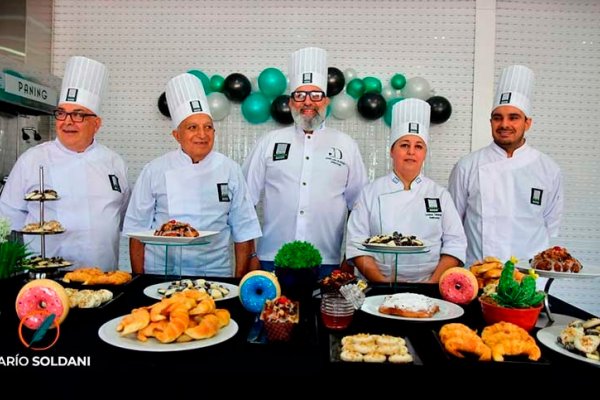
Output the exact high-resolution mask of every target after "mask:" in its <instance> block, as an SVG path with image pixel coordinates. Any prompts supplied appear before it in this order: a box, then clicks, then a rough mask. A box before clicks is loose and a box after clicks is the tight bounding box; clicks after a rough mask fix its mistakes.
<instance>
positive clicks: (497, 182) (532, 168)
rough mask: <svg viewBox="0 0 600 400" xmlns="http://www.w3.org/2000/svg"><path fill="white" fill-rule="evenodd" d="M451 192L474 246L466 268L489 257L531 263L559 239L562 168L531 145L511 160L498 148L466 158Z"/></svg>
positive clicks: (492, 146) (453, 179)
mask: <svg viewBox="0 0 600 400" xmlns="http://www.w3.org/2000/svg"><path fill="white" fill-rule="evenodd" d="M448 189H449V191H450V194H451V195H452V198H453V199H454V203H455V204H456V209H457V210H458V213H459V215H460V217H461V219H462V221H463V224H464V227H465V233H466V235H467V239H468V242H469V246H468V248H467V265H471V264H472V263H473V262H474V261H475V260H481V259H482V258H483V257H487V256H494V257H498V258H499V259H501V260H503V261H505V260H508V259H509V258H510V256H515V257H517V258H518V259H519V260H529V259H530V258H532V257H533V256H534V255H535V254H537V253H538V252H540V251H542V250H545V249H547V248H548V247H550V241H549V239H550V237H555V236H557V235H558V228H559V224H560V219H561V217H562V211H563V186H562V176H561V172H560V168H559V166H558V165H557V164H556V163H555V162H554V161H553V160H552V159H551V158H550V157H548V156H547V155H545V154H543V153H541V152H539V151H538V150H535V149H534V148H532V147H531V146H529V145H528V144H527V143H525V144H524V145H523V146H521V147H519V148H518V149H517V150H515V152H514V153H513V156H512V157H511V158H508V157H507V155H506V151H504V149H502V148H501V147H499V146H498V145H497V144H495V143H491V144H490V145H489V146H487V147H484V148H482V149H480V150H477V151H475V152H473V153H471V154H469V155H467V156H465V157H463V158H462V159H461V160H459V162H458V163H457V164H456V165H455V166H454V169H453V170H452V173H451V175H450V182H449V187H448Z"/></svg>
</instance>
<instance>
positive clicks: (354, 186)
mask: <svg viewBox="0 0 600 400" xmlns="http://www.w3.org/2000/svg"><path fill="white" fill-rule="evenodd" d="M367 183H369V179H368V178H367V170H366V168H365V164H364V163H363V159H362V156H361V154H360V151H359V149H358V146H357V145H356V144H355V145H354V154H353V156H352V161H351V165H350V166H349V168H348V185H347V186H346V190H345V191H344V198H345V199H346V205H347V207H348V209H349V210H351V209H352V208H353V207H354V202H356V199H357V198H358V196H359V194H360V192H361V191H362V190H363V188H364V187H365V186H366V185H367Z"/></svg>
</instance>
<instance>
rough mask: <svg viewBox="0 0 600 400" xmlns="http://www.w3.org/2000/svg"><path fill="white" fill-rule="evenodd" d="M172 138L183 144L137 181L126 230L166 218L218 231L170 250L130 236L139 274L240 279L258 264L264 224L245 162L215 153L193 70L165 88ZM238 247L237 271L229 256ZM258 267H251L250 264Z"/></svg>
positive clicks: (148, 167) (150, 166)
mask: <svg viewBox="0 0 600 400" xmlns="http://www.w3.org/2000/svg"><path fill="white" fill-rule="evenodd" d="M165 92H166V97H167V105H168V107H169V112H170V114H171V120H172V126H173V133H172V134H173V137H174V138H175V140H177V142H178V143H179V144H180V147H179V148H178V149H177V150H174V151H171V152H169V153H167V154H165V155H163V156H161V157H159V158H156V159H154V160H153V161H151V162H150V163H148V164H147V165H146V166H145V167H144V169H143V170H142V172H141V174H140V176H139V177H138V180H137V182H136V184H135V188H134V190H133V194H132V197H131V202H130V204H129V208H128V209H127V215H126V217H125V224H124V227H123V231H124V233H126V234H127V233H134V232H139V231H147V230H153V229H157V228H160V226H161V225H162V224H163V223H165V222H167V221H169V220H172V219H174V220H177V221H181V222H186V223H189V224H190V225H191V226H193V227H194V228H196V229H197V230H199V231H217V232H218V234H216V235H214V236H210V237H207V239H208V240H210V244H208V245H201V246H189V247H178V248H171V249H170V250H169V260H167V263H166V268H167V269H168V270H167V271H165V247H164V246H155V245H145V246H144V244H143V243H141V242H140V241H139V240H137V239H133V238H132V239H130V242H129V244H130V256H131V268H132V271H133V272H134V273H150V274H165V273H166V274H168V275H171V274H173V275H178V274H181V275H188V276H233V275H235V276H237V277H240V276H242V275H244V274H245V273H246V272H247V271H248V270H249V269H250V268H252V269H258V268H259V261H258V259H257V258H256V253H255V252H254V239H255V238H257V237H260V236H261V229H260V225H259V222H258V217H257V216H256V211H255V210H254V204H253V203H252V201H251V199H250V196H249V194H248V190H247V187H246V182H245V180H244V176H243V174H242V170H241V168H240V166H239V165H238V164H237V163H236V162H235V161H233V160H231V159H229V158H228V157H226V156H224V155H223V154H221V153H219V152H216V151H214V150H213V145H214V138H215V128H214V125H213V120H212V117H211V114H210V109H209V106H208V101H207V98H206V94H205V93H204V89H203V88H202V84H201V82H200V80H199V79H198V78H196V77H195V76H193V75H191V74H187V73H185V74H181V75H178V76H176V77H174V78H172V79H171V80H170V81H169V82H168V83H167V87H166V91H165ZM232 239H233V242H234V249H235V272H234V271H233V270H232V263H231V259H230V255H229V249H230V241H231V240H232ZM253 264H254V265H253Z"/></svg>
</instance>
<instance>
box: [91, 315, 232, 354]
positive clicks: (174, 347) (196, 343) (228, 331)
mask: <svg viewBox="0 0 600 400" xmlns="http://www.w3.org/2000/svg"><path fill="white" fill-rule="evenodd" d="M123 317H124V315H122V316H120V317H117V318H114V319H111V320H110V321H108V322H106V323H105V324H104V325H102V326H101V327H100V329H98V336H100V339H102V340H104V341H105V342H106V343H108V344H111V345H113V346H116V347H121V348H123V349H128V350H138V351H153V352H163V351H182V350H192V349H199V348H202V347H208V346H213V345H215V344H218V343H221V342H224V341H226V340H227V339H230V338H232V337H233V336H235V334H236V333H237V331H238V324H237V323H236V322H235V321H234V320H233V319H232V320H230V321H229V325H227V326H226V327H224V328H223V329H221V330H220V331H219V333H217V335H216V336H213V337H211V338H209V339H203V340H192V341H191V342H185V343H160V342H159V341H157V340H156V339H154V338H149V339H148V340H147V341H146V342H140V341H139V340H137V339H136V337H135V333H131V334H129V335H127V336H121V335H120V334H119V332H117V325H119V322H121V320H122V319H123Z"/></svg>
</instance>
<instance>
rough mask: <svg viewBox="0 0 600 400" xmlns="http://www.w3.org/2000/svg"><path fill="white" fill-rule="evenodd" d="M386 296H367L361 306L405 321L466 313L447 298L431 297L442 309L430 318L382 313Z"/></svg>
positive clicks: (375, 312) (457, 315)
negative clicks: (380, 308)
mask: <svg viewBox="0 0 600 400" xmlns="http://www.w3.org/2000/svg"><path fill="white" fill-rule="evenodd" d="M386 296H389V295H379V296H371V297H367V298H366V299H365V302H364V303H363V305H362V307H361V310H363V311H364V312H366V313H368V314H371V315H375V316H376V317H383V318H389V319H399V320H404V321H416V322H420V321H423V322H427V321H445V320H448V319H454V318H458V317H460V316H461V315H463V314H464V313H465V310H463V308H462V307H461V306H459V305H456V304H454V303H450V302H448V301H445V300H440V299H434V298H431V300H433V301H435V303H436V304H437V305H438V307H440V311H438V312H437V313H435V314H434V315H433V317H430V318H409V317H401V316H399V315H390V314H384V313H380V312H379V306H380V305H381V303H383V300H384V298H385V297H386Z"/></svg>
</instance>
